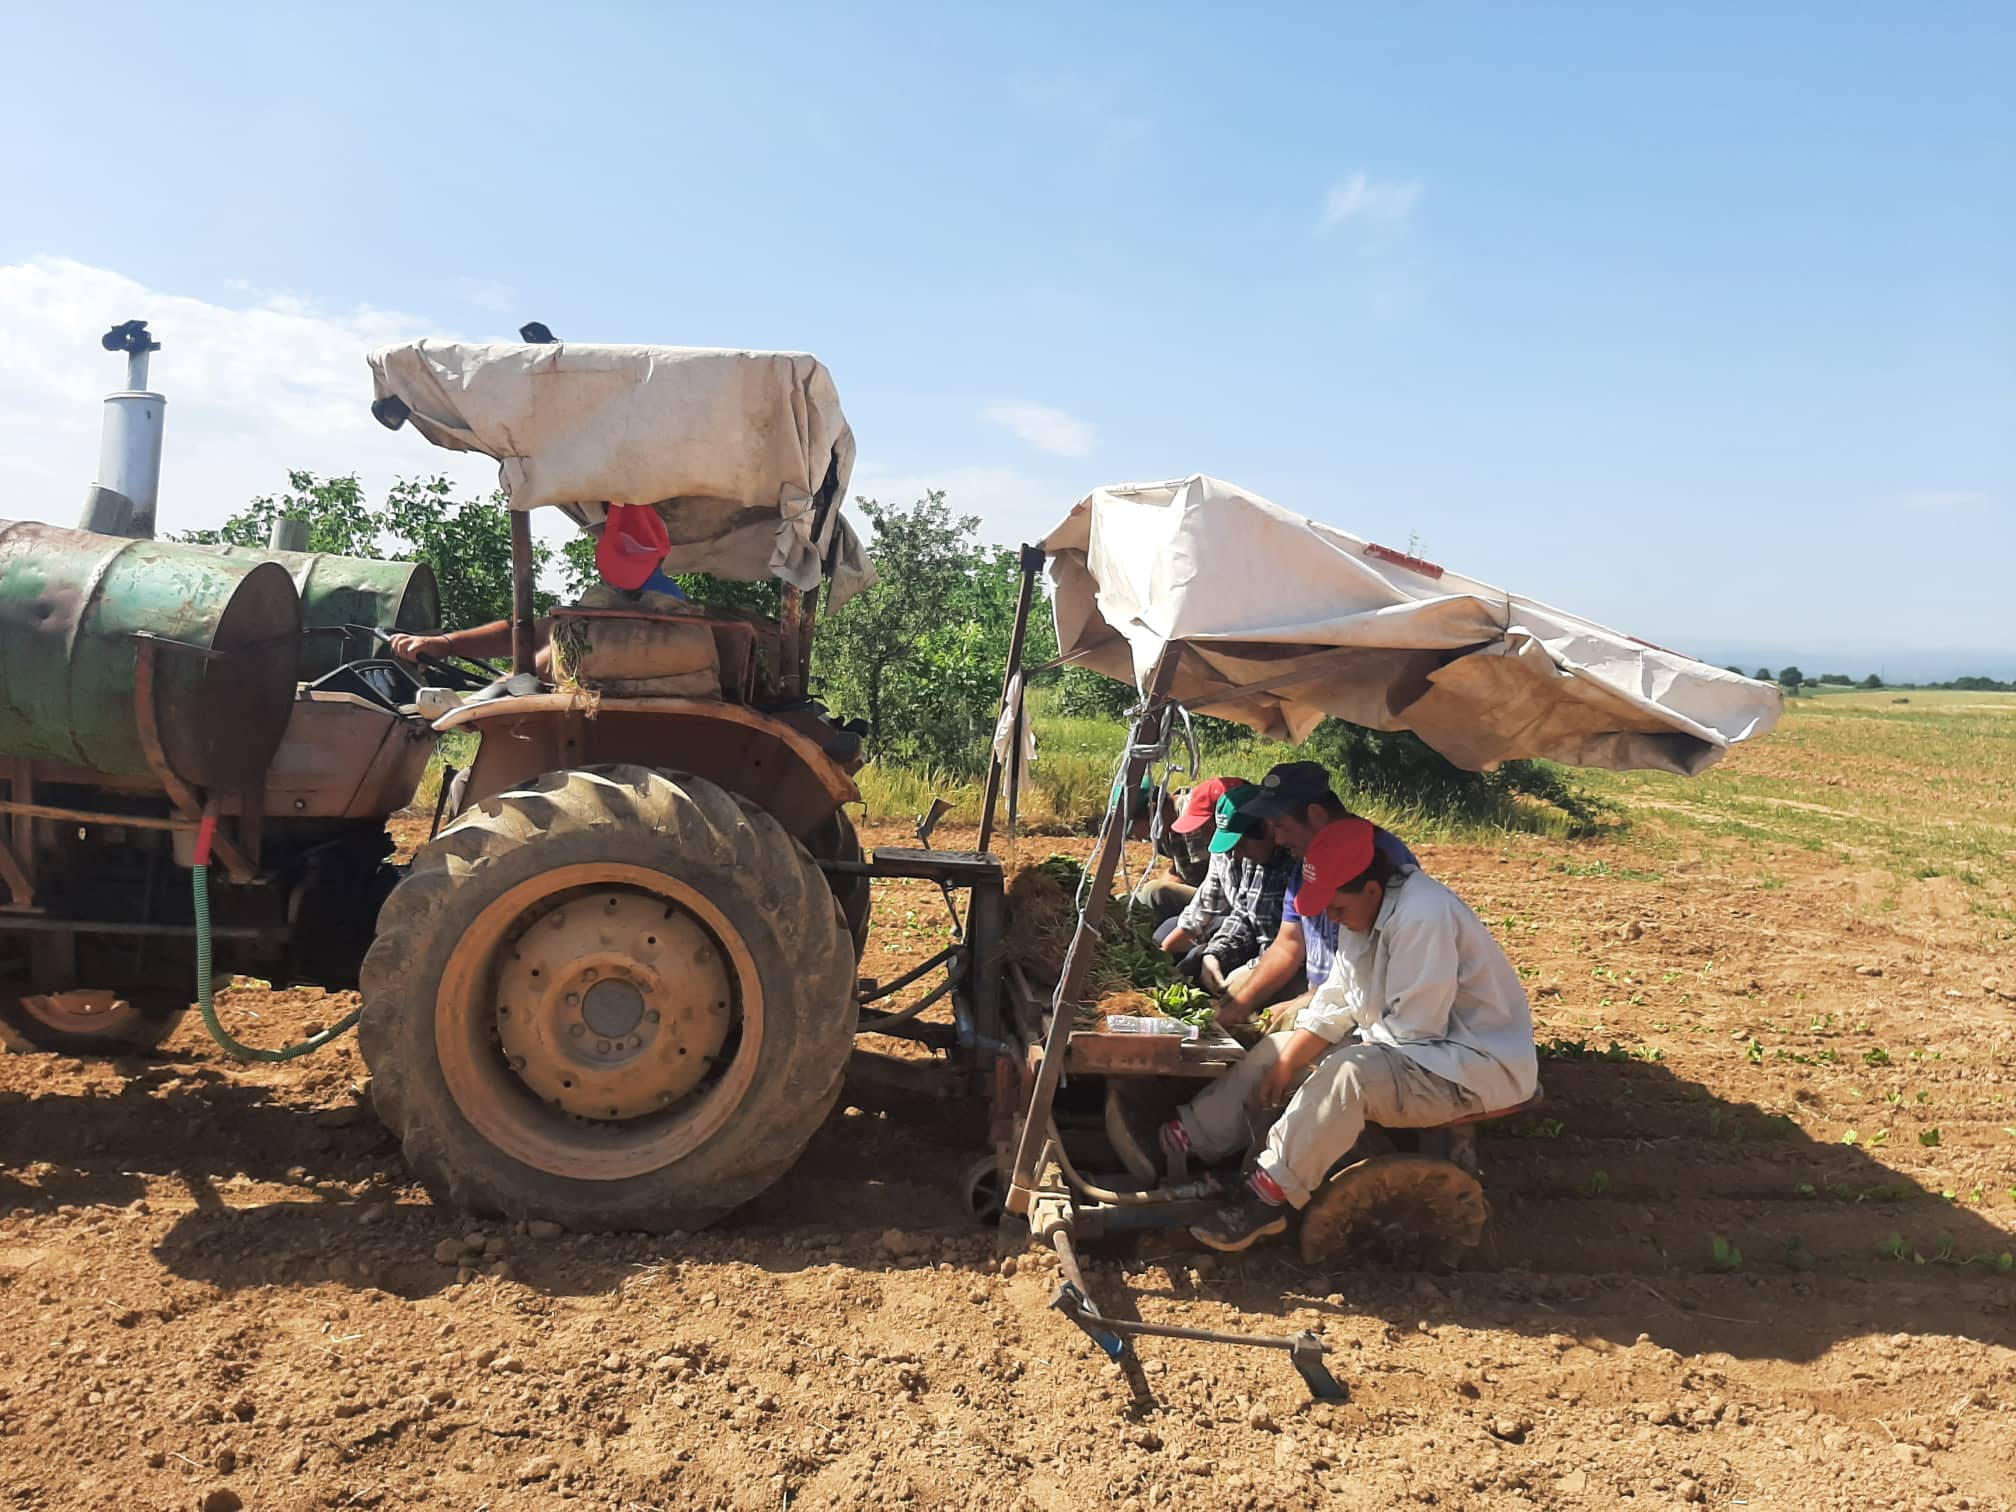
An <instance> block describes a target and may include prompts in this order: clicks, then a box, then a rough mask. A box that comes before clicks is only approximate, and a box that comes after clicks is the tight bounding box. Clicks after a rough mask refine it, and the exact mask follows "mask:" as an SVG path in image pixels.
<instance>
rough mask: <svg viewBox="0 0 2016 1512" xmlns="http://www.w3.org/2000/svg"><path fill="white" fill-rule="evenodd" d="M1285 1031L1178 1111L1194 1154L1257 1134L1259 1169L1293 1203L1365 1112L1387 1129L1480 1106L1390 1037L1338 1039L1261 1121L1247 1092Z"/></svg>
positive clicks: (1246, 1143) (1205, 1154)
mask: <svg viewBox="0 0 2016 1512" xmlns="http://www.w3.org/2000/svg"><path fill="white" fill-rule="evenodd" d="M1293 1037H1294V1036H1293V1035H1292V1034H1287V1033H1283V1034H1270V1035H1268V1036H1267V1037H1266V1038H1265V1039H1263V1040H1261V1041H1260V1042H1259V1043H1258V1044H1256V1045H1254V1046H1253V1047H1252V1048H1251V1049H1250V1050H1248V1051H1247V1052H1246V1058H1245V1059H1244V1060H1242V1061H1240V1063H1239V1064H1238V1065H1237V1066H1235V1067H1233V1068H1232V1070H1230V1071H1229V1072H1227V1073H1226V1074H1225V1075H1224V1076H1221V1077H1220V1078H1219V1079H1218V1080H1217V1081H1216V1082H1214V1083H1212V1084H1211V1086H1210V1087H1209V1088H1208V1089H1207V1090H1206V1091H1205V1092H1204V1094H1203V1095H1202V1096H1201V1097H1199V1098H1197V1099H1195V1100H1194V1101H1193V1102H1191V1103H1189V1104H1187V1105H1186V1106H1185V1107H1184V1108H1182V1109H1181V1110H1180V1111H1179V1112H1178V1114H1177V1117H1178V1118H1180V1119H1181V1120H1182V1123H1183V1132H1184V1133H1186V1134H1188V1135H1189V1136H1190V1148H1191V1150H1192V1152H1193V1153H1195V1154H1196V1155H1197V1156H1198V1157H1199V1158H1200V1159H1202V1160H1206V1161H1216V1160H1223V1159H1225V1158H1226V1157H1228V1156H1230V1155H1234V1154H1237V1153H1238V1152H1239V1151H1241V1150H1250V1149H1252V1148H1253V1147H1254V1146H1255V1145H1257V1144H1259V1143H1261V1141H1262V1140H1263V1139H1264V1140H1265V1143H1266V1148H1265V1149H1263V1150H1262V1151H1261V1152H1260V1159H1259V1166H1260V1169H1261V1170H1263V1171H1265V1172H1266V1173H1267V1174H1268V1175H1269V1176H1271V1177H1273V1178H1274V1180H1275V1181H1276V1182H1278V1183H1280V1186H1281V1190H1282V1191H1284V1192H1286V1193H1287V1194H1288V1200H1289V1201H1290V1202H1292V1203H1294V1204H1295V1206H1296V1207H1298V1208H1299V1207H1301V1206H1303V1205H1304V1204H1305V1203H1307V1202H1308V1201H1309V1199H1310V1197H1312V1196H1313V1195H1315V1192H1316V1189H1317V1188H1318V1187H1319V1186H1321V1185H1322V1184H1323V1178H1324V1177H1325V1176H1327V1175H1329V1174H1330V1168H1331V1167H1332V1166H1334V1165H1335V1164H1336V1163H1337V1162H1338V1161H1339V1160H1341V1159H1343V1158H1344V1156H1345V1154H1346V1153H1347V1152H1348V1151H1349V1150H1350V1148H1351V1146H1353V1145H1355V1144H1356V1143H1358V1136H1359V1135H1360V1134H1362V1133H1363V1132H1364V1131H1365V1125H1366V1123H1367V1122H1368V1121H1369V1122H1371V1123H1376V1124H1380V1125H1382V1126H1384V1127H1386V1128H1391V1129H1410V1128H1424V1127H1432V1126H1433V1125H1436V1124H1444V1123H1448V1122H1449V1121H1450V1120H1451V1119H1455V1118H1461V1117H1462V1116H1463V1115H1465V1114H1466V1113H1481V1112H1482V1111H1483V1110H1484V1103H1483V1100H1482V1099H1481V1098H1479V1097H1478V1096H1477V1094H1476V1093H1474V1092H1472V1091H1471V1090H1470V1089H1469V1088H1467V1087H1461V1086H1458V1085H1457V1084H1456V1083H1455V1082H1452V1081H1449V1080H1447V1079H1446V1078H1444V1077H1440V1076H1437V1075H1435V1073H1434V1072H1432V1071H1424V1070H1422V1069H1421V1067H1420V1066H1418V1065H1416V1064H1415V1063H1414V1062H1413V1061H1411V1060H1409V1059H1408V1058H1407V1057H1406V1056H1405V1055H1403V1054H1402V1053H1401V1052H1400V1051H1398V1050H1396V1049H1394V1048H1393V1047H1392V1046H1391V1045H1361V1044H1358V1043H1356V1042H1355V1041H1349V1040H1347V1041H1345V1042H1344V1043H1342V1044H1340V1045H1337V1046H1335V1047H1333V1048H1332V1049H1331V1050H1330V1051H1329V1052H1328V1053H1326V1054H1325V1055H1323V1056H1321V1057H1320V1058H1319V1059H1318V1060H1317V1061H1316V1063H1315V1064H1314V1065H1312V1066H1310V1067H1309V1068H1308V1069H1307V1070H1305V1071H1304V1072H1303V1073H1302V1078H1301V1081H1300V1083H1299V1084H1298V1085H1297V1087H1296V1089H1295V1095H1294V1096H1293V1097H1292V1098H1291V1099H1290V1100H1289V1103H1288V1107H1287V1110H1286V1111H1285V1112H1283V1113H1282V1115H1281V1116H1280V1117H1279V1118H1277V1119H1276V1120H1274V1126H1273V1127H1272V1128H1271V1129H1270V1128H1268V1126H1267V1124H1266V1121H1265V1120H1266V1114H1265V1113H1264V1112H1262V1111H1261V1110H1260V1109H1259V1108H1258V1106H1257V1104H1256V1102H1255V1099H1256V1098H1257V1096H1258V1095H1259V1091H1260V1083H1261V1081H1262V1079H1263V1078H1264V1077H1265V1076H1266V1075H1267V1073H1268V1072H1269V1071H1270V1070H1272V1069H1273V1067H1274V1064H1275V1062H1277V1061H1278V1060H1280V1058H1281V1052H1282V1051H1283V1050H1284V1049H1286V1048H1287V1046H1288V1041H1289V1040H1290V1039H1292V1038H1293Z"/></svg>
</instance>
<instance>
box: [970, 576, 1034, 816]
mask: <svg viewBox="0 0 2016 1512" xmlns="http://www.w3.org/2000/svg"><path fill="white" fill-rule="evenodd" d="M1046 560H1048V558H1046V557H1045V556H1044V554H1043V548H1042V547H1041V546H1024V547H1023V548H1022V589H1021V592H1020V594H1019V595H1018V596H1017V598H1016V600H1015V628H1014V629H1013V630H1012V631H1010V632H1009V636H1008V669H1007V671H1005V672H1004V673H1003V674H1002V676H1001V711H1002V712H1003V713H1004V714H1005V713H1006V712H1007V711H1008V693H1009V690H1010V689H1011V688H1012V687H1014V685H1015V676H1016V674H1017V673H1019V672H1020V671H1021V670H1022V647H1023V644H1024V643H1025V642H1026V641H1027V640H1028V638H1029V609H1030V606H1031V605H1032V604H1033V603H1035V601H1036V579H1037V577H1038V575H1039V574H1041V572H1042V571H1043V563H1044V562H1045V561H1046ZM1024 696H1025V697H1026V696H1027V689H1026V688H1025V689H1024ZM996 724H997V727H998V724H999V721H998V720H997V721H996ZM1010 740H1011V744H1010V745H1009V748H1008V751H1009V760H1010V761H1011V762H1012V763H1013V767H1012V768H1011V770H1010V772H1009V779H1008V781H1009V786H1008V795H1009V797H1008V801H1009V805H1010V807H1011V809H1012V807H1013V806H1014V802H1015V783H1016V780H1017V779H1018V778H1019V777H1020V776H1021V772H1022V766H1021V751H1022V726H1021V722H1020V721H1019V720H1018V721H1017V722H1016V726H1015V728H1014V730H1013V731H1011V732H1010ZM1001 765H1002V763H1001V758H1000V757H999V756H996V755H992V754H991V753H990V755H989V756H988V760H987V786H986V789H985V791H984V792H983V793H982V794H981V797H980V840H979V844H978V845H977V846H976V847H975V849H977V850H978V851H979V852H980V853H981V854H982V855H985V854H986V853H987V847H988V845H989V844H990V843H991V842H992V841H993V839H994V806H995V804H996V803H997V802H999V800H1000V797H1001Z"/></svg>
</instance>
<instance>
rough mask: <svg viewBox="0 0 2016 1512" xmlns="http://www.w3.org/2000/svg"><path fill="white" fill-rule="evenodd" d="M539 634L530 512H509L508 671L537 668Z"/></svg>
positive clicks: (521, 510) (515, 510) (517, 510)
mask: <svg viewBox="0 0 2016 1512" xmlns="http://www.w3.org/2000/svg"><path fill="white" fill-rule="evenodd" d="M538 655H539V635H538V631H537V629H536V628H535V627H534V625H533V623H532V514H531V511H529V510H524V509H514V510H512V511H511V670H512V672H513V673H521V672H532V671H535V670H536V669H537V660H538Z"/></svg>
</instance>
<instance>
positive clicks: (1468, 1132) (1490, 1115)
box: [1416, 1086, 1547, 1176]
mask: <svg viewBox="0 0 2016 1512" xmlns="http://www.w3.org/2000/svg"><path fill="white" fill-rule="evenodd" d="M1546 1096H1547V1094H1546V1092H1545V1091H1544V1090H1543V1089H1542V1088H1540V1087H1538V1086H1536V1087H1534V1089H1533V1095H1532V1096H1531V1097H1529V1098H1527V1099H1526V1101H1524V1102H1522V1103H1514V1104H1513V1105H1512V1106H1511V1107H1509V1108H1493V1109H1491V1110H1490V1111H1489V1112H1484V1113H1466V1114H1464V1115H1463V1116H1462V1117H1461V1118H1452V1119H1450V1120H1449V1122H1447V1123H1442V1124H1430V1125H1428V1126H1427V1127H1425V1128H1422V1129H1419V1130H1417V1131H1416V1133H1417V1134H1418V1135H1419V1137H1420V1141H1421V1143H1420V1149H1421V1153H1422V1154H1423V1155H1440V1156H1441V1157H1442V1158H1443V1159H1444V1160H1448V1161H1452V1162H1454V1163H1455V1164H1456V1165H1459V1166H1461V1167H1462V1168H1463V1169H1464V1170H1466V1171H1468V1172H1469V1173H1470V1174H1471V1175H1472V1176H1476V1175H1478V1174H1479V1172H1478V1168H1477V1128H1476V1126H1477V1125H1478V1124H1483V1123H1490V1122H1492V1121H1493V1120H1495V1119H1500V1118H1510V1117H1512V1116H1513V1115H1514V1114H1516V1113H1526V1112H1530V1111H1531V1110H1532V1109H1534V1108H1537V1107H1539V1106H1540V1104H1541V1103H1542V1102H1543V1101H1545V1100H1546Z"/></svg>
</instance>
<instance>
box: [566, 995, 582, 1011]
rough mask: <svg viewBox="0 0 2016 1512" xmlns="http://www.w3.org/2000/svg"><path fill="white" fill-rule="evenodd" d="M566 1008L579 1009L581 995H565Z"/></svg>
mask: <svg viewBox="0 0 2016 1512" xmlns="http://www.w3.org/2000/svg"><path fill="white" fill-rule="evenodd" d="M567 1006H568V1007H569V1008H579V1007H580V1006H581V994H580V993H578V992H570V993H568V994H567Z"/></svg>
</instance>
